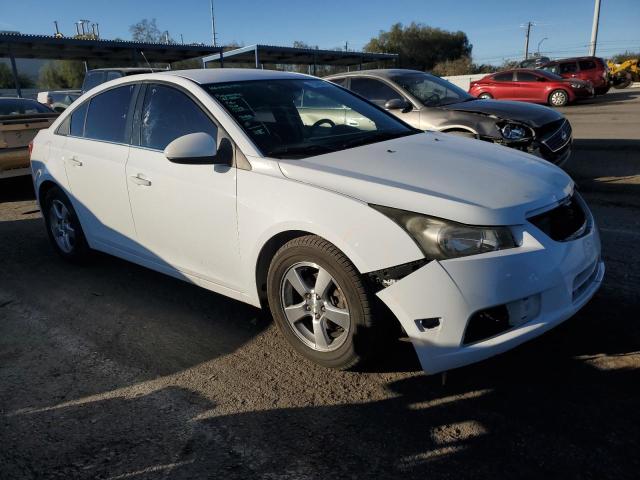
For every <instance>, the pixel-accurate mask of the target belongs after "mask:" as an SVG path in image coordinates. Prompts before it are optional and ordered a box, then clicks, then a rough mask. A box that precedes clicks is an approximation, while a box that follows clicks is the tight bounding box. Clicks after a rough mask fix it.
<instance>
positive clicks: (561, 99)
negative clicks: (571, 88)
mask: <svg viewBox="0 0 640 480" xmlns="http://www.w3.org/2000/svg"><path fill="white" fill-rule="evenodd" d="M547 101H548V103H549V105H551V106H552V107H564V106H565V105H567V104H568V103H569V94H568V93H567V92H566V91H564V90H562V89H558V90H554V91H552V92H551V93H550V94H549V98H548V99H547Z"/></svg>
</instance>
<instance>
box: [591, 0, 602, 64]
mask: <svg viewBox="0 0 640 480" xmlns="http://www.w3.org/2000/svg"><path fill="white" fill-rule="evenodd" d="M599 23H600V0H596V4H595V6H594V9H593V25H592V27H591V43H589V56H591V57H595V56H596V43H598V24H599Z"/></svg>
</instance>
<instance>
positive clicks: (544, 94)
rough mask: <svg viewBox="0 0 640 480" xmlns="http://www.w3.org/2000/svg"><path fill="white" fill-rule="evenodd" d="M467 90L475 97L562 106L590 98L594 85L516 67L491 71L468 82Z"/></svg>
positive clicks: (543, 71)
mask: <svg viewBox="0 0 640 480" xmlns="http://www.w3.org/2000/svg"><path fill="white" fill-rule="evenodd" d="M469 93H470V94H471V95H473V96H474V97H478V98H495V99H498V100H520V101H523V102H532V103H544V104H549V105H551V106H553V107H563V106H565V105H567V104H568V103H571V102H574V101H575V100H577V99H580V98H589V97H593V94H594V93H593V85H592V84H591V82H586V81H584V80H578V79H572V80H566V79H564V78H562V77H560V76H558V75H555V74H553V73H550V72H547V71H545V70H529V69H516V70H507V71H504V72H498V73H493V74H491V75H487V76H486V77H484V78H482V79H480V80H478V81H476V82H471V84H470V86H469Z"/></svg>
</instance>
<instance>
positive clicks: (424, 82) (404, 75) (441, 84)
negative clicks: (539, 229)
mask: <svg viewBox="0 0 640 480" xmlns="http://www.w3.org/2000/svg"><path fill="white" fill-rule="evenodd" d="M327 80H330V81H332V82H334V83H337V84H339V85H341V86H343V87H345V88H348V89H350V90H352V91H354V92H355V93H357V94H359V95H361V96H362V97H364V98H366V99H368V100H369V101H371V102H373V103H375V104H377V105H378V106H380V107H383V108H385V109H387V110H389V111H390V112H392V113H394V114H395V115H396V116H398V117H399V118H401V119H402V120H404V121H405V122H407V123H409V124H410V125H412V126H414V127H416V128H420V129H422V130H438V131H441V132H447V133H454V134H458V135H464V136H468V137H472V138H477V139H480V140H485V141H489V142H494V143H498V144H501V145H506V146H508V147H512V148H517V149H519V150H522V151H525V152H529V153H533V154H535V155H538V156H540V157H542V158H544V159H545V160H548V161H550V162H552V163H555V164H556V165H562V164H563V163H564V162H566V161H567V159H568V158H569V155H570V154H571V141H572V137H571V125H570V124H569V121H568V120H567V119H565V118H564V116H563V115H562V114H561V113H559V112H557V111H555V110H553V109H551V108H547V107H543V106H541V105H532V104H527V103H521V102H506V101H496V100H479V99H477V98H474V97H472V96H471V95H469V94H468V93H467V92H465V91H464V90H462V89H461V88H459V87H457V86H455V85H453V84H452V83H450V82H447V81H446V80H443V79H442V78H439V77H435V76H433V75H429V74H427V73H424V72H420V71H414V70H402V69H389V70H361V71H357V72H348V73H341V74H338V75H332V76H329V77H327Z"/></svg>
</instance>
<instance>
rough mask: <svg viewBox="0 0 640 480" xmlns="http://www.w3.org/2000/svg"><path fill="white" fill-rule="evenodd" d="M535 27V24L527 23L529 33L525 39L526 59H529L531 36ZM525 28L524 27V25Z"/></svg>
mask: <svg viewBox="0 0 640 480" xmlns="http://www.w3.org/2000/svg"><path fill="white" fill-rule="evenodd" d="M533 25H535V24H534V23H533V22H527V25H526V27H527V33H526V36H525V37H524V59H525V60H526V59H527V58H529V34H530V33H531V27H532V26H533ZM523 26H524V25H523Z"/></svg>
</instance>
